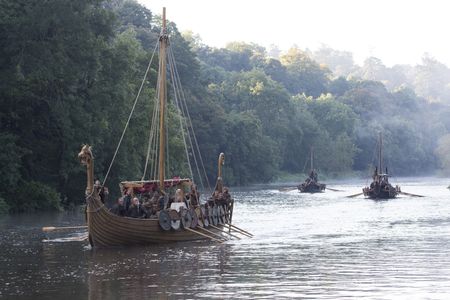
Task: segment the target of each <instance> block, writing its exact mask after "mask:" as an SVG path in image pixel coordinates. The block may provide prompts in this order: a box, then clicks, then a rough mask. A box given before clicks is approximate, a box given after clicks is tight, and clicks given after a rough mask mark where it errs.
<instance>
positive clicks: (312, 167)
mask: <svg viewBox="0 0 450 300" xmlns="http://www.w3.org/2000/svg"><path fill="white" fill-rule="evenodd" d="M313 149H314V148H313V147H311V170H313V169H314V162H313V161H314V154H313Z"/></svg>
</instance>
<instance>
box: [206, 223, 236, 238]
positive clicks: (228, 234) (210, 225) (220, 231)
mask: <svg viewBox="0 0 450 300" xmlns="http://www.w3.org/2000/svg"><path fill="white" fill-rule="evenodd" d="M209 226H211V227H212V228H215V229H217V230H219V231H220V232H223V233H226V234H228V235H230V236H232V237H235V238H237V239H238V240H240V239H241V238H240V237H238V236H237V235H234V234H231V233H229V232H226V231H225V230H222V229H221V228H219V227H217V226H214V225H209Z"/></svg>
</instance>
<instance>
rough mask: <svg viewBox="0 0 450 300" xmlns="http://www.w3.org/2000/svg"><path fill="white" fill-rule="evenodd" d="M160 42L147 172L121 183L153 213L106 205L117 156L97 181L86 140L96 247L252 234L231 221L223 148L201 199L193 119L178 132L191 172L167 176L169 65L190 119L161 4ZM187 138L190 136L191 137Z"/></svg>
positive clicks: (89, 217) (83, 156)
mask: <svg viewBox="0 0 450 300" xmlns="http://www.w3.org/2000/svg"><path fill="white" fill-rule="evenodd" d="M158 46H159V71H158V80H157V93H156V95H157V96H156V98H155V109H154V113H153V119H154V121H153V122H152V128H151V130H150V132H153V135H151V134H150V138H149V147H148V149H149V150H148V153H147V161H146V165H145V169H144V174H143V176H142V178H141V179H140V180H132V181H122V182H121V183H120V189H121V192H122V195H123V197H129V198H132V199H133V201H134V198H138V199H137V200H140V201H139V202H143V199H146V200H148V202H149V210H151V212H152V213H149V215H148V216H145V217H139V218H138V217H128V216H121V215H117V214H115V213H113V211H111V210H110V209H109V208H108V207H106V205H105V203H103V201H102V197H101V192H102V189H103V187H104V184H105V181H106V179H107V178H108V173H109V170H110V169H111V166H112V164H113V162H114V157H115V155H114V157H113V161H112V162H111V165H110V168H109V170H108V172H107V173H106V176H105V180H104V181H103V184H101V185H99V184H94V156H93V153H92V148H91V147H90V146H89V145H84V146H83V147H82V149H81V151H80V153H79V154H78V157H79V159H80V162H81V163H82V164H83V165H85V166H86V169H87V187H86V221H87V229H88V237H89V242H90V244H91V245H92V246H93V247H107V246H127V245H147V244H155V243H166V242H180V241H192V240H202V239H207V240H212V241H216V242H223V241H225V240H227V239H229V238H230V237H231V236H235V235H233V234H232V233H234V234H241V235H244V236H251V234H250V233H248V232H246V231H245V230H243V229H240V228H238V227H236V226H235V225H233V224H231V221H232V216H233V205H234V201H233V199H232V198H231V196H230V195H229V194H228V190H227V188H226V187H224V186H223V179H222V165H223V164H224V159H225V156H224V154H223V153H221V154H220V156H219V163H218V178H217V182H216V187H215V190H214V192H213V193H212V195H211V197H210V198H209V199H208V200H207V201H206V202H204V203H201V200H200V196H199V193H198V191H197V188H196V185H195V184H194V179H193V178H194V176H193V174H192V169H193V168H192V167H191V165H190V164H191V163H192V162H191V161H190V160H189V159H190V157H191V160H192V157H194V160H196V159H195V154H192V153H193V152H194V151H198V152H196V153H198V155H200V151H199V150H198V149H193V148H195V145H196V144H197V141H196V140H195V136H191V137H187V138H186V135H189V134H193V131H192V129H191V131H189V129H188V128H186V127H189V128H192V123H187V124H186V125H185V127H183V128H181V129H180V132H179V133H180V136H182V139H183V140H184V146H185V151H183V153H184V152H185V154H186V159H187V163H188V165H189V170H190V176H191V177H190V178H189V177H185V178H181V177H177V176H173V177H171V178H165V175H166V174H167V173H166V170H168V167H167V166H166V165H165V163H166V158H167V154H166V151H167V142H166V141H167V140H168V137H167V135H168V130H166V124H167V122H166V120H165V117H166V115H167V113H166V111H167V107H166V105H167V99H166V97H167V90H166V77H167V75H166V69H167V70H169V72H170V73H171V74H170V75H171V77H170V78H172V85H171V86H172V87H173V88H174V93H173V95H174V97H175V99H174V105H175V106H176V108H177V110H178V113H179V114H180V118H179V119H180V124H181V125H182V124H183V122H182V121H181V120H182V118H184V119H183V120H188V121H187V122H190V119H189V113H188V111H187V106H186V103H185V102H182V101H183V99H182V98H183V97H184V94H183V93H182V92H180V91H177V90H175V89H176V88H177V87H179V82H180V81H179V77H178V74H177V71H176V64H175V61H174V58H173V56H172V51H171V50H170V43H169V35H168V33H167V28H166V17H165V9H164V10H163V15H162V29H161V33H160V36H159V41H158ZM155 49H156V48H155ZM167 60H168V61H167ZM150 64H151V62H150ZM150 64H149V65H150ZM146 75H147V73H146ZM146 75H145V76H144V80H143V83H144V82H145V81H146V78H145V77H146ZM177 97H178V99H177ZM138 98H139V95H138V97H136V101H137V100H138ZM133 110H134V106H133V109H132V111H131V113H130V117H131V114H132V113H133ZM155 118H156V120H155ZM127 125H128V124H127ZM126 128H127V127H125V129H124V132H123V134H122V137H123V135H124V134H125V130H126ZM155 132H156V133H155ZM121 140H122V139H121ZM186 140H188V142H187V141H186ZM192 141H194V142H192ZM119 147H120V142H119V145H118V147H117V150H116V153H117V151H118V150H119ZM189 147H190V148H189ZM197 147H198V146H197ZM149 157H150V159H149ZM200 158H201V156H200ZM200 161H201V162H202V159H200ZM196 162H197V160H196ZM147 165H150V168H153V169H151V170H150V171H149V172H148V173H149V174H150V175H149V177H150V178H148V179H146V170H147V169H146V168H147ZM197 167H198V165H197ZM198 169H201V168H197V170H198ZM199 172H200V171H199ZM180 173H181V172H180ZM151 176H153V177H151ZM151 199H153V200H151ZM132 204H134V203H132ZM141 205H142V203H141ZM235 237H236V236H235Z"/></svg>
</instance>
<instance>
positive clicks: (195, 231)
mask: <svg viewBox="0 0 450 300" xmlns="http://www.w3.org/2000/svg"><path fill="white" fill-rule="evenodd" d="M184 229H186V230H187V231H191V232H193V233H196V234H198V235H201V236H204V237H206V238H208V239H211V240H213V241H216V242H218V243H223V242H224V241H222V240H219V239H216V238H214V237H212V236H209V235H207V234H204V233H201V232H198V231H197V230H194V229H191V228H184Z"/></svg>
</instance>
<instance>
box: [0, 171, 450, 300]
mask: <svg viewBox="0 0 450 300" xmlns="http://www.w3.org/2000/svg"><path fill="white" fill-rule="evenodd" d="M327 183H328V186H329V187H331V188H336V189H341V190H344V192H331V191H327V192H326V193H322V194H313V195H310V194H299V193H298V192H297V191H290V192H280V191H279V190H278V188H277V187H271V188H270V189H267V188H265V189H263V188H251V189H240V190H236V189H235V190H234V194H233V196H234V198H235V200H236V205H235V214H234V216H233V221H234V224H235V225H237V226H239V227H241V228H244V229H246V230H248V231H250V232H251V233H253V234H254V235H255V236H254V238H252V239H249V238H245V237H243V238H242V239H241V240H236V239H235V240H231V241H228V242H226V243H223V244H216V243H211V242H193V243H178V244H167V245H155V246H148V247H132V248H111V249H91V248H90V247H89V245H88V244H87V242H73V241H72V242H69V241H68V240H69V238H70V237H76V236H80V235H82V234H83V231H69V232H67V231H66V232H58V233H51V234H50V235H49V236H48V237H49V238H50V241H46V242H43V239H45V238H46V236H45V235H44V234H43V233H42V232H41V228H42V226H67V225H82V224H83V214H81V213H61V214H39V215H20V216H5V217H2V218H1V219H0V229H1V231H0V232H1V233H0V251H1V253H2V256H1V257H0V265H1V268H0V298H5V299H8V298H15V299H123V298H127V299H148V298H151V297H152V298H153V297H154V298H158V297H159V298H166V297H170V298H206V299H211V298H218V299H223V298H236V299H246V298H247V299H255V298H258V299H261V298H267V299H281V298H313V299H318V298H319V299H336V298H341V297H354V298H361V297H365V298H373V299H375V298H376V299H380V298H384V299H387V298H388V299H392V298H402V299H411V298H428V299H430V298H431V299H445V298H448V297H449V293H450V292H449V291H450V248H449V247H448V245H449V244H450V206H449V205H448V201H449V196H450V191H449V190H448V189H447V188H446V187H447V186H448V184H449V180H444V179H434V178H426V179H420V180H418V179H398V180H397V181H394V182H393V184H399V185H401V187H402V190H403V191H405V192H409V193H415V194H422V195H427V197H425V198H412V197H409V196H401V197H399V198H397V199H393V200H389V201H372V200H368V199H364V198H362V197H357V198H346V197H345V196H346V195H350V194H355V193H358V192H360V191H361V187H362V186H364V185H365V184H366V182H365V181H358V182H356V181H353V182H335V183H333V182H327Z"/></svg>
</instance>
